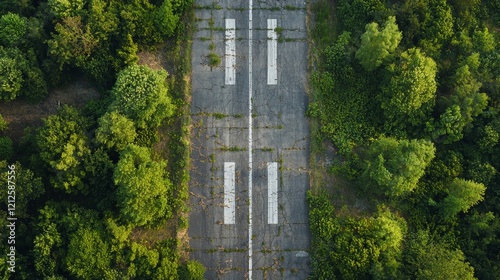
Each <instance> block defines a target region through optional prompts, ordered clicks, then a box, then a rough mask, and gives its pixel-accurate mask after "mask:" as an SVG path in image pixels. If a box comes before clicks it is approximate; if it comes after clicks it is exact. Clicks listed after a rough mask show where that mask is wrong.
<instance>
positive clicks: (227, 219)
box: [224, 162, 236, 225]
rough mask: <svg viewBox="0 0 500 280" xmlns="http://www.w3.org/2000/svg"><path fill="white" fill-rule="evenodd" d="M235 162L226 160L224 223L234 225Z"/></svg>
mask: <svg viewBox="0 0 500 280" xmlns="http://www.w3.org/2000/svg"><path fill="white" fill-rule="evenodd" d="M234 170H235V163H234V162H224V224H226V225H233V224H235V222H236V215H235V208H236V207H235V204H236V203H235V191H234V184H235V171H234Z"/></svg>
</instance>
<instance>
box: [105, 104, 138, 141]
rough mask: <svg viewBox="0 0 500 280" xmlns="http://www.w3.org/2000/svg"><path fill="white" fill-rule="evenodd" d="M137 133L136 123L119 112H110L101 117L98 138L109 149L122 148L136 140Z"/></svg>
mask: <svg viewBox="0 0 500 280" xmlns="http://www.w3.org/2000/svg"><path fill="white" fill-rule="evenodd" d="M136 135H137V133H136V132H135V127H134V123H133V122H132V121H131V120H129V119H127V118H126V117H125V116H122V115H120V114H119V113H117V112H114V111H113V112H111V113H110V112H108V113H106V114H105V115H104V116H102V117H101V118H100V119H99V127H98V128H97V130H96V140H97V141H98V142H100V143H101V144H103V145H105V146H106V147H107V148H108V149H111V148H116V149H117V150H122V149H123V148H125V146H126V145H127V144H130V143H132V142H134V139H135V137H136Z"/></svg>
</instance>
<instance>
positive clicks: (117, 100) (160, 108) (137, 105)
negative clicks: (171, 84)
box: [110, 65, 175, 128]
mask: <svg viewBox="0 0 500 280" xmlns="http://www.w3.org/2000/svg"><path fill="white" fill-rule="evenodd" d="M166 78H167V72H166V71H165V70H163V69H162V70H159V71H155V70H152V69H150V68H149V67H147V66H141V65H132V66H129V67H127V68H125V69H124V70H122V71H121V72H120V73H119V74H118V79H117V81H116V83H115V85H114V87H113V89H112V90H111V94H112V96H113V98H114V101H113V103H112V104H111V108H110V110H116V111H117V112H118V113H120V114H122V115H124V116H126V117H127V118H129V119H131V120H132V121H134V122H135V124H136V125H137V127H138V128H145V127H148V126H149V127H153V128H155V127H157V126H159V125H160V123H161V121H162V120H163V119H164V118H166V117H170V116H172V115H173V113H174V110H175V107H174V105H173V104H172V102H171V97H170V96H169V95H168V89H167V84H166Z"/></svg>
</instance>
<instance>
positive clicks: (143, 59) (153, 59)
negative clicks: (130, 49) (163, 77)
mask: <svg viewBox="0 0 500 280" xmlns="http://www.w3.org/2000/svg"><path fill="white" fill-rule="evenodd" d="M162 53H163V52H161V51H155V52H152V51H148V50H143V51H141V52H139V53H138V54H137V56H138V57H139V62H137V64H139V65H147V66H149V68H151V69H153V70H160V69H163V66H162V65H163V64H164V63H165V58H164V57H163V55H162Z"/></svg>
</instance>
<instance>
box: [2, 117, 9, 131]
mask: <svg viewBox="0 0 500 280" xmlns="http://www.w3.org/2000/svg"><path fill="white" fill-rule="evenodd" d="M8 125H9V124H8V123H7V121H5V120H4V118H3V116H2V114H0V131H4V130H6V129H7V127H8Z"/></svg>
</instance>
